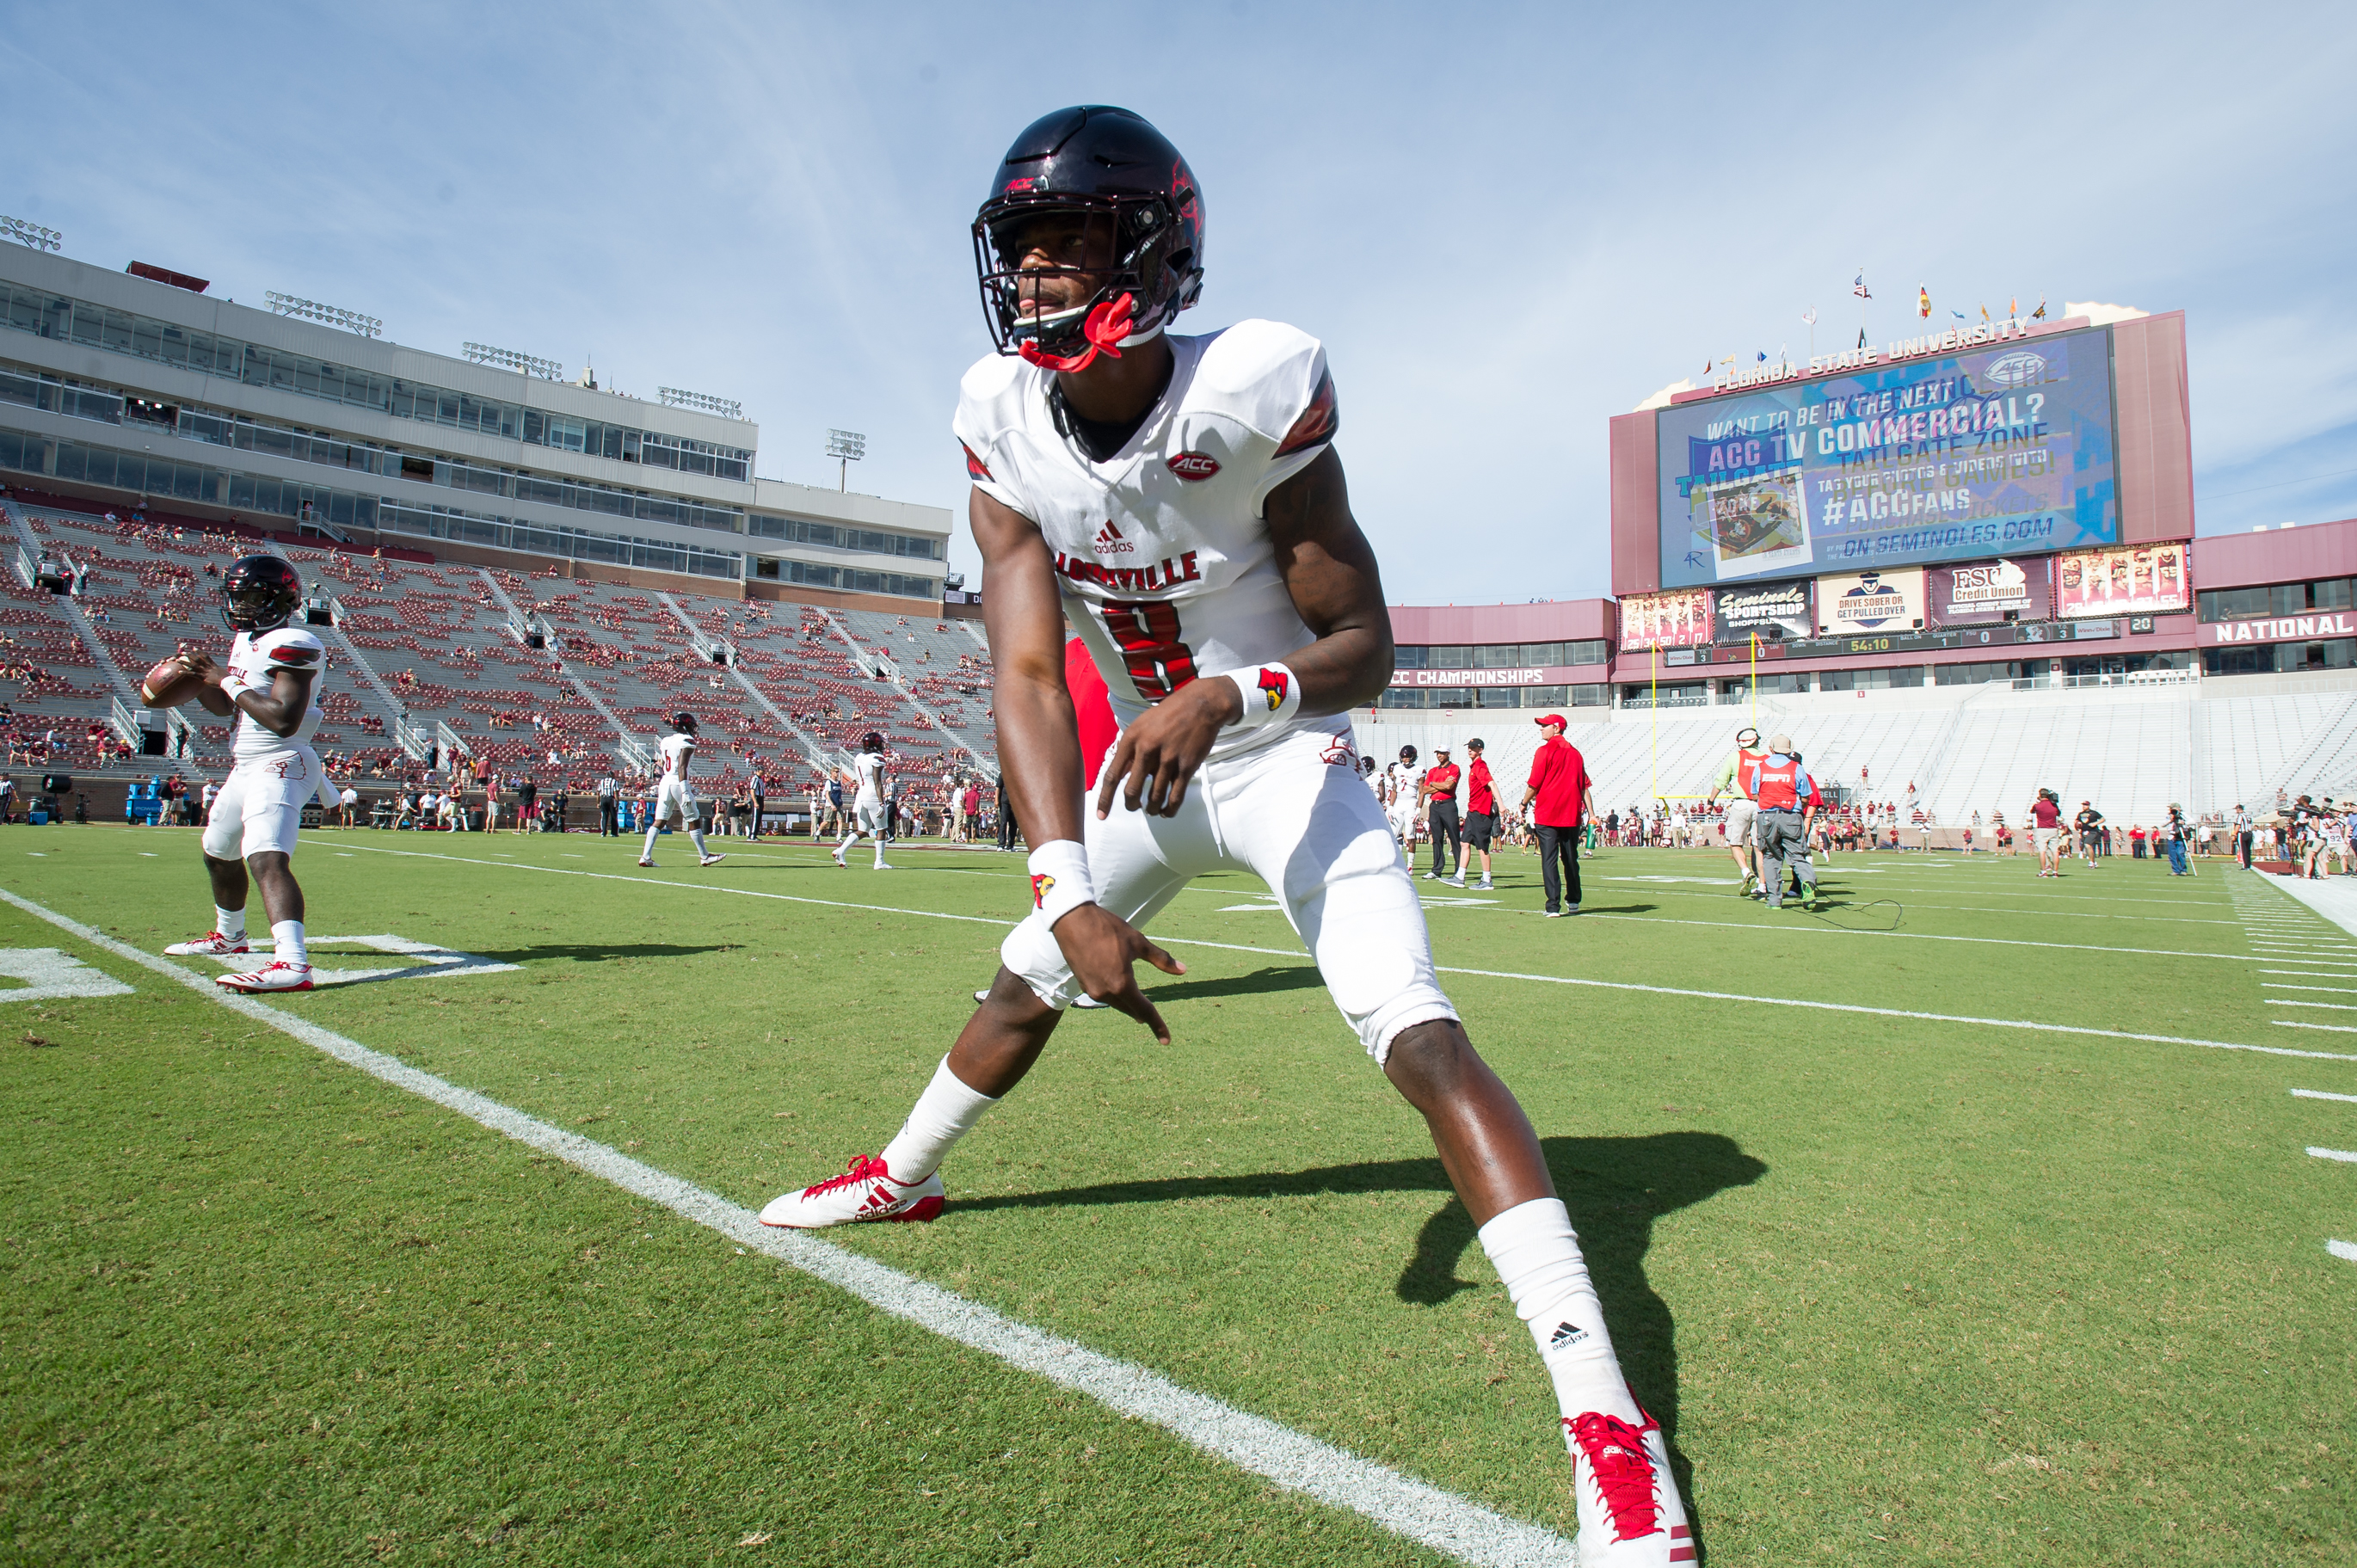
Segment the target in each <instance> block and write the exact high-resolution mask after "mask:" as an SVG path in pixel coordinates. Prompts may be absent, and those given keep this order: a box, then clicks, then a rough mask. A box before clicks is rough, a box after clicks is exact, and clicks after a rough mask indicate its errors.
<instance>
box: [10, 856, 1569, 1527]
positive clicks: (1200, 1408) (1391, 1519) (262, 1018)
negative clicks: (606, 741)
mask: <svg viewBox="0 0 2357 1568" xmlns="http://www.w3.org/2000/svg"><path fill="white" fill-rule="evenodd" d="M626 880H637V879H636V878H627V879H626ZM0 899H5V900H6V901H7V902H8V903H9V904H12V905H14V906H15V907H16V908H19V909H22V910H23V911H25V913H27V914H28V915H32V916H34V917H36V918H39V919H43V920H47V921H48V922H49V923H50V924H51V925H53V926H56V927H57V928H58V929H60V930H64V931H70V932H71V933H72V934H73V935H75V936H77V937H80V938H81V940H84V941H86V942H88V943H90V944H91V946H93V947H97V948H100V949H102V950H105V951H107V952H111V953H113V955H114V956H115V957H117V958H120V959H124V960H125V961H129V962H132V963H135V964H138V965H140V966H141V967H142V968H145V969H148V970H152V971H154V972H156V973H157V974H161V975H164V976H166V977H167V978H168V979H171V980H175V981H178V983H181V984H183V985H185V986H187V987H188V989H189V990H191V991H194V992H196V993H198V994H199V995H200V996H209V997H210V998H211V999H212V1000H214V1001H215V1002H218V1003H220V1004H221V1005H222V1006H224V1007H227V1008H229V1009H231V1011H233V1012H237V1013H242V1014H243V1015H246V1016H247V1017H249V1018H252V1019H253V1020H255V1021H256V1022H258V1023H262V1024H266V1025H268V1026H270V1027H272V1028H274V1029H276V1030H278V1031H280V1032H281V1033H283V1034H285V1035H288V1036H292V1037H293V1038H295V1039H296V1040H299V1041H301V1042H302V1043H303V1044H305V1045H307V1046H309V1047H312V1048H313V1049H315V1050H317V1051H321V1052H323V1053H325V1054H326V1055H328V1056H331V1057H334V1058H336V1059H337V1060H339V1061H341V1062H344V1063H347V1064H348V1065H350V1066H352V1067H356V1068H358V1069H361V1071H362V1072H365V1073H368V1074H369V1075H370V1076H371V1077H373V1078H377V1079H382V1080H383V1081H384V1082H386V1083H388V1084H391V1085H392V1086H393V1087H394V1088H396V1089H400V1090H406V1091H407V1092H409V1093H411V1094H414V1095H416V1096H418V1097H419V1098H420V1099H424V1100H430V1101H433V1102H434V1103H436V1105H440V1106H443V1107H445V1108H446V1109H448V1110H451V1111H455V1112H458V1114H460V1115H461V1116H464V1117H466V1118H468V1120H469V1121H472V1122H478V1123H479V1124H480V1125H482V1126H484V1127H488V1128H490V1130H491V1131H492V1132H494V1133H501V1134H503V1135H505V1136H507V1137H510V1138H512V1139H514V1140H515V1141H516V1142H517V1143H519V1144H527V1145H529V1146H530V1147H532V1148H535V1149H539V1150H542V1151H544V1152H545V1153H547V1154H551V1155H555V1156H556V1157H557V1158H559V1159H561V1160H564V1161H565V1163H566V1164H567V1165H576V1166H578V1167H579V1168H580V1169H582V1170H585V1171H587V1172H588V1173H589V1174H590V1175H592V1176H597V1177H598V1178H599V1179H601V1180H603V1181H607V1182H610V1183H612V1184H613V1185H614V1186H616V1187H620V1188H621V1189H622V1190H623V1191H625V1192H630V1193H633V1194H635V1195H637V1196H638V1197H643V1198H646V1199H647V1200H649V1201H650V1202H653V1203H659V1204H661V1205H662V1207H663V1208H668V1209H670V1210H671V1211H672V1212H673V1213H674V1214H676V1215H678V1216H680V1217H681V1218H682V1219H687V1220H690V1221H692V1222H693V1223H694V1224H697V1225H701V1226H703V1227H705V1229H706V1230H714V1231H716V1232H718V1233H719V1234H720V1235H723V1236H725V1237H726V1238H728V1239H729V1240H732V1241H735V1242H737V1244H738V1245H739V1246H742V1247H745V1248H747V1249H748V1250H750V1251H759V1252H763V1253H766V1254H767V1255H769V1256H770V1257H772V1258H775V1259H777V1260H778V1261H779V1262H783V1263H785V1264H787V1265H788V1266H790V1267H792V1268H795V1269H799V1270H801V1271H802V1273H807V1274H811V1275H813V1276H814V1277H816V1278H818V1279H821V1280H823V1281H825V1282H826V1283H829V1284H832V1285H834V1286H836V1287H837V1288H839V1289H841V1290H844V1291H847V1292H848V1293H850V1294H853V1295H856V1296H857V1297H858V1298H859V1299H860V1300H862V1301H864V1302H866V1303H867V1304H868V1305H870V1306H873V1307H875V1308H876V1309H877V1311H879V1312H883V1313H887V1314H888V1315H890V1316H894V1317H898V1318H901V1319H903V1320H905V1321H907V1322H909V1323H913V1324H915V1325H917V1326H919V1327H920V1328H926V1329H930V1330H931V1331H932V1332H933V1333H935V1334H938V1335H941V1336H942V1337H943V1338H947V1339H954V1340H956V1341H957V1342H958V1343H959V1344H961V1345H967V1346H971V1347H973V1348H974V1349H977V1350H980V1351H982V1352H984V1353H985V1354H986V1355H990V1356H995V1357H996V1358H997V1359H1000V1360H1002V1361H1005V1362H1006V1364H1007V1365H1009V1366H1012V1367H1016V1368H1018V1369H1021V1370H1023V1371H1027V1372H1034V1373H1037V1374H1039V1376H1040V1377H1043V1378H1046V1379H1048V1380H1049V1381H1050V1382H1055V1383H1060V1384H1061V1385H1063V1386H1064V1387H1066V1388H1068V1389H1071V1390H1073V1391H1076V1392H1080V1393H1083V1394H1086V1395H1088V1396H1089V1397H1090V1398H1092V1399H1093V1400H1096V1401H1097V1402H1099V1403H1101V1404H1103V1405H1104V1406H1106V1407H1107V1408H1109V1409H1111V1410H1114V1411H1115V1412H1119V1413H1121V1414H1123V1415H1129V1416H1135V1417H1137V1418H1138V1419H1140V1420H1142V1421H1149V1422H1152V1423H1154V1424H1155V1425H1157V1426H1159V1427H1161V1428H1162V1429H1163V1430H1164V1431H1166V1432H1169V1433H1171V1434H1175V1435H1177V1436H1179V1437H1181V1438H1183V1439H1185V1440H1186V1441H1187V1442H1189V1443H1191V1444H1194V1445H1195V1446H1196V1447H1198V1448H1200V1449H1202V1450H1204V1451H1205V1452H1206V1453H1208V1454H1211V1455H1214V1456H1215V1457H1218V1458H1221V1459H1224V1460H1226V1461H1228V1462H1229V1463H1230V1464H1232V1465H1234V1466H1236V1467H1237V1468H1239V1469H1243V1470H1248V1471H1250V1472H1252V1473H1253V1474H1254V1475H1255V1476H1259V1477H1263V1478H1264V1479H1265V1480H1268V1481H1271V1482H1273V1483H1275V1485H1276V1486H1278V1487H1282V1488H1284V1489H1285V1490H1286V1491H1293V1492H1300V1493H1303V1494H1305V1495H1307V1496H1308V1497H1312V1498H1317V1499H1318V1501H1319V1502H1323V1503H1328V1504H1330V1505H1332V1506H1334V1507H1336V1508H1341V1509H1350V1510H1351V1511H1352V1512H1353V1513H1357V1514H1361V1515H1363V1516H1364V1517H1365V1518H1367V1519H1370V1520H1373V1521H1374V1522H1375V1523H1377V1524H1379V1525H1382V1526H1383V1528H1384V1529H1386V1530H1391V1531H1392V1532H1393V1533H1394V1534H1397V1535H1404V1536H1405V1537H1407V1538H1408V1539H1409V1540H1411V1541H1416V1542H1418V1543H1419V1544H1422V1545H1425V1546H1428V1547H1430V1548H1432V1549H1433V1550H1434V1551H1436V1552H1445V1553H1447V1554H1448V1555H1449V1556H1451V1557H1454V1558H1456V1559H1457V1560H1458V1561H1459V1562H1462V1563H1475V1564H1480V1568H1492V1565H1494V1568H1523V1565H1525V1564H1528V1565H1530V1568H1539V1565H1541V1564H1548V1563H1566V1562H1569V1561H1570V1560H1571V1552H1572V1545H1571V1543H1570V1542H1569V1541H1565V1540H1564V1539H1563V1538H1562V1537H1561V1536H1558V1535H1556V1534H1555V1533H1554V1532H1553V1531H1551V1530H1543V1529H1541V1528H1540V1527H1539V1526H1537V1525H1534V1524H1526V1523H1524V1522H1523V1521H1522V1520H1514V1519H1509V1518H1507V1517H1506V1516H1505V1515H1503V1514H1500V1513H1495V1512H1492V1511H1491V1510H1490V1509H1485V1508H1483V1507H1481V1506H1480V1504H1479V1503H1476V1502H1472V1501H1470V1500H1469V1499H1467V1498H1460V1497H1458V1496H1457V1495H1456V1494H1454V1493H1452V1492H1446V1491H1443V1490H1441V1489H1440V1488H1439V1487H1435V1486H1432V1485H1430V1484H1429V1483H1427V1482H1424V1481H1419V1480H1416V1479H1415V1478H1414V1477H1409V1476H1404V1475H1402V1474H1400V1473H1399V1472H1398V1471H1396V1470H1394V1469H1392V1468H1391V1467H1390V1466H1384V1465H1378V1464H1376V1463H1374V1462H1373V1461H1372V1460H1369V1459H1361V1458H1360V1457H1359V1456H1358V1455H1355V1454H1351V1453H1349V1452H1347V1451H1346V1450H1343V1449H1340V1448H1337V1447H1335V1446H1333V1445H1332V1444H1328V1443H1322V1442H1320V1441H1318V1439H1317V1438H1314V1437H1310V1436H1307V1435H1305V1434H1301V1433H1298V1432H1296V1431H1294V1430H1293V1429H1292V1428H1290V1427H1287V1426H1283V1425H1280V1424H1278V1423H1275V1422H1274V1421H1270V1420H1268V1419H1267V1418H1266V1417H1265V1416H1257V1415H1253V1414H1250V1413H1248V1412H1243V1411H1240V1410H1238V1409H1236V1408H1235V1407H1234V1406H1232V1405H1230V1404H1225V1403H1223V1402H1221V1401H1219V1400H1215V1399H1213V1398H1211V1396H1210V1395H1208V1394H1199V1393H1196V1392H1195V1391H1192V1390H1190V1389H1184V1388H1181V1387H1179V1385H1178V1384H1177V1383H1174V1382H1172V1381H1170V1380H1168V1379H1167V1378H1164V1377H1162V1376H1160V1375H1158V1374H1157V1373H1155V1372H1152V1371H1149V1370H1147V1369H1146V1368H1144V1367H1140V1366H1136V1365H1135V1364H1133V1363H1131V1362H1128V1361H1123V1360H1118V1359H1114V1358H1113V1357H1111V1356H1106V1355H1103V1354H1101V1353H1100V1352H1098V1351H1094V1350H1092V1349H1090V1348H1087V1347H1086V1346H1084V1345H1081V1344H1078V1343H1076V1342H1075V1341H1073V1340H1070V1339H1066V1338H1062V1337H1060V1336H1057V1335H1053V1334H1049V1333H1047V1332H1046V1331H1044V1330H1042V1329H1038V1328H1034V1327H1032V1326H1029V1325H1028V1324H1025V1323H1018V1322H1017V1321H1016V1320H1015V1319H1013V1318H1009V1317H1004V1316H1000V1315H999V1314H997V1313H996V1312H993V1311H992V1310H991V1309H990V1308H988V1307H986V1306H984V1305H980V1304H978V1303H975V1302H971V1301H968V1300H966V1299H965V1298H964V1297H963V1296H961V1295H958V1294H955V1293H953V1292H951V1291H946V1290H943V1289H942V1288H941V1287H940V1286H939V1285H934V1284H928V1283H925V1282H924V1281H922V1280H920V1279H917V1278H915V1277H913V1276H911V1275H909V1274H904V1273H901V1272H900V1271H899V1270H898V1269H895V1268H891V1267H888V1265H886V1264H883V1263H879V1262H875V1261H874V1260H872V1259H869V1258H865V1257H862V1256H860V1255H859V1254H858V1253H856V1252H853V1251H846V1250H845V1249H844V1248H842V1247H838V1246H836V1245H834V1243H833V1242H831V1241H822V1240H819V1239H818V1238H817V1237H815V1236H813V1235H810V1234H809V1233H807V1232H805V1231H798V1230H771V1229H770V1227H769V1226H766V1225H764V1224H762V1223H761V1222H760V1221H759V1219H756V1218H754V1216H753V1213H752V1211H751V1210H750V1209H748V1208H741V1207H739V1206H738V1205H737V1204H734V1203H731V1202H729V1201H728V1200H727V1199H726V1198H725V1197H719V1196H717V1195H716V1194H714V1193H709V1192H706V1191H705V1190H704V1189H703V1188H702V1187H696V1186H694V1185H693V1184H691V1183H688V1182H684V1181H682V1180H681V1179H680V1178H679V1177H677V1176H669V1175H666V1174H665V1173H663V1172H662V1171H659V1170H656V1169H655V1168H654V1167H653V1166H651V1165H643V1164H641V1163H640V1162H639V1161H637V1160H634V1159H632V1158H630V1156H629V1155H625V1154H622V1153H621V1152H619V1150H616V1149H613V1148H609V1147H608V1146H607V1145H606V1144H599V1143H595V1142H593V1141H591V1140H590V1139H587V1138H584V1137H582V1136H580V1135H579V1134H578V1133H568V1132H566V1131H565V1129H563V1128H561V1127H553V1126H551V1125H549V1124H548V1123H547V1122H543V1121H540V1120H538V1119H537V1118H535V1117H532V1116H527V1115H525V1114H524V1113H523V1112H521V1111H517V1110H514V1109H513V1108H511V1107H510V1106H506V1105H502V1104H500V1102H499V1101H496V1100H492V1099H490V1097H489V1096H487V1095H482V1094H478V1093H476V1092H475V1091H474V1090H469V1089H460V1088H459V1087H458V1086H457V1085H456V1084H454V1083H451V1082H449V1081H448V1080H447V1079H440V1078H436V1077H435V1076H434V1075H433V1074H432V1073H429V1072H422V1071H420V1070H419V1069H416V1068H414V1067H411V1066H409V1065H408V1064H407V1063H405V1062H403V1061H401V1060H400V1059H399V1058H394V1057H390V1056H387V1055H385V1054H384V1053H383V1052H382V1051H375V1050H371V1049H370V1048H369V1047H366V1046H363V1045H361V1043H360V1042H359V1041H357V1040H353V1039H350V1038H348V1037H347V1036H342V1035H339V1034H337V1033H335V1032H334V1031H333V1030H330V1029H325V1028H322V1027H320V1026H318V1025H317V1024H313V1023H311V1022H309V1021H308V1020H307V1019H305V1018H301V1017H298V1016H296V1015H294V1014H291V1013H285V1012H281V1011H280V1010H279V1009H277V1008H275V1007H273V1006H271V1005H269V1004H266V1003H263V1002H257V1001H255V1000H253V998H252V997H250V996H241V995H237V994H234V993H224V992H222V991H221V987H219V986H217V985H215V984H214V983H212V982H211V981H210V980H207V979H205V978H204V977H203V976H201V975H197V974H192V973H190V972H188V971H187V970H185V969H182V968H180V967H179V966H178V964H174V963H171V962H168V961H166V960H164V959H161V958H157V957H156V956H154V955H153V954H150V953H145V952H142V951H141V950H138V949H137V948H135V947H132V946H130V945H128V944H127V943H124V942H120V941H117V940H114V939H113V937H110V936H108V935H106V934H105V933H104V932H102V931H100V930H97V929H93V928H91V927H90V926H86V925H83V924H82V923H81V921H79V920H77V919H74V918H71V917H70V916H67V915H61V914H59V913H58V912H57V911H55V910H53V909H48V908H43V907H41V906H40V905H38V904H36V903H34V902H33V901H32V900H30V899H28V898H24V897H18V896H17V895H16V894H15V893H13V892H10V891H9V890H7V889H6V888H5V887H0Z"/></svg>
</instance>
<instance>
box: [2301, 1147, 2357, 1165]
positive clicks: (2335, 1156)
mask: <svg viewBox="0 0 2357 1568" xmlns="http://www.w3.org/2000/svg"><path fill="white" fill-rule="evenodd" d="M2308 1152H2309V1154H2311V1155H2315V1156H2316V1157H2317V1158H2318V1159H2319V1160H2339V1161H2340V1162H2341V1164H2342V1165H2357V1154H2352V1153H2351V1152H2350V1151H2349V1150H2347V1149H2319V1148H2318V1147H2317V1146H2316V1145H2315V1144H2309V1148H2308Z"/></svg>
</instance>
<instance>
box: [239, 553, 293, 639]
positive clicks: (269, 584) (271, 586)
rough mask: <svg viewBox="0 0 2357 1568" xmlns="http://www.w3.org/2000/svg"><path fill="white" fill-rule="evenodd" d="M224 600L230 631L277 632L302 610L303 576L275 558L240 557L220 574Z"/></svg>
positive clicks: (289, 564)
mask: <svg viewBox="0 0 2357 1568" xmlns="http://www.w3.org/2000/svg"><path fill="white" fill-rule="evenodd" d="M221 599H222V601H223V602H222V604H221V619H223V620H225V621H227V622H228V623H229V628H230V629H231V631H275V630H277V629H278V628H280V627H282V626H285V624H286V623H287V622H288V621H290V620H293V619H294V618H295V614H296V611H297V610H300V609H301V608H302V607H303V575H302V574H301V573H299V572H297V571H296V570H295V568H294V566H293V564H291V563H288V562H285V561H282V560H280V559H279V558H278V557H277V556H275V555H243V556H240V557H239V558H238V560H237V562H236V563H235V564H233V565H231V567H230V569H229V570H228V571H227V572H224V573H223V574H221Z"/></svg>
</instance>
